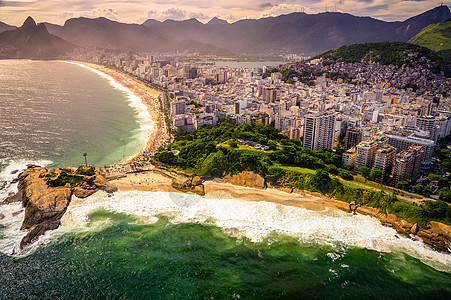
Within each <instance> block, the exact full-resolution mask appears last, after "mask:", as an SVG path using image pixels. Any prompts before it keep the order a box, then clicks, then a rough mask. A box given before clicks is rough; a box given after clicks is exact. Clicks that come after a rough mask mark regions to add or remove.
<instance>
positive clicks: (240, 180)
mask: <svg viewBox="0 0 451 300" xmlns="http://www.w3.org/2000/svg"><path fill="white" fill-rule="evenodd" d="M222 181H223V182H227V183H231V184H234V185H239V186H246V187H251V188H258V189H264V188H266V185H265V179H264V178H263V177H261V176H260V175H258V174H257V173H254V172H249V171H243V172H241V173H238V174H236V175H226V176H225V177H224V178H223V179H222Z"/></svg>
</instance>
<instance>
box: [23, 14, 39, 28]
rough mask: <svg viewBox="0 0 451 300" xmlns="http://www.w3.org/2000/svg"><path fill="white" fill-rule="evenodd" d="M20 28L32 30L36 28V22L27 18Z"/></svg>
mask: <svg viewBox="0 0 451 300" xmlns="http://www.w3.org/2000/svg"><path fill="white" fill-rule="evenodd" d="M22 27H24V28H34V27H36V22H35V21H34V20H33V18H32V17H28V18H27V19H26V20H25V22H24V23H23V25H22Z"/></svg>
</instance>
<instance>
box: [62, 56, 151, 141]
mask: <svg viewBox="0 0 451 300" xmlns="http://www.w3.org/2000/svg"><path fill="white" fill-rule="evenodd" d="M63 62H64V63H68V64H73V65H77V66H79V67H82V68H85V69H88V70H90V71H92V72H94V73H96V74H97V75H99V76H101V77H102V78H105V79H107V80H108V82H109V83H110V85H111V86H112V87H113V88H115V89H118V90H120V91H122V92H124V93H126V94H127V98H128V103H129V105H130V107H132V108H133V109H134V110H135V112H136V114H137V119H138V122H139V124H140V126H141V127H140V131H141V135H142V139H143V140H144V145H143V147H142V148H144V147H145V146H146V143H147V141H148V140H149V138H150V134H151V132H152V131H153V130H154V128H155V122H154V120H152V116H151V115H150V113H149V111H148V110H147V106H146V105H145V104H144V103H143V101H142V99H141V98H140V97H139V96H137V95H135V94H134V93H133V92H132V91H130V90H129V89H127V88H126V87H125V86H123V85H121V84H120V83H119V82H117V81H116V80H115V79H114V78H113V77H111V76H109V75H108V74H105V73H103V72H101V71H99V70H97V69H94V68H91V67H89V66H87V65H84V64H82V63H77V62H71V61H63Z"/></svg>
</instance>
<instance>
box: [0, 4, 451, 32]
mask: <svg viewBox="0 0 451 300" xmlns="http://www.w3.org/2000/svg"><path fill="white" fill-rule="evenodd" d="M440 4H443V5H446V6H448V7H449V6H450V5H451V2H437V1H432V0H426V1H399V2H396V3H392V2H391V1H388V0H338V1H336V2H333V1H328V0H304V1H292V0H272V1H269V0H268V1H266V0H264V1H257V0H247V1H236V0H219V1H215V2H214V3H211V2H209V1H205V0H190V1H177V0H169V1H161V0H152V1H145V0H134V1H126V0H110V1H99V0H94V1H66V2H64V3H62V2H60V1H58V2H57V1H54V0H43V1H35V0H1V1H0V21H1V22H4V23H7V24H10V25H16V26H20V25H21V24H22V23H23V20H24V19H25V18H26V17H27V16H30V15H31V16H33V18H35V19H36V21H37V22H50V23H54V24H60V25H62V24H64V22H65V21H66V20H67V19H70V18H76V17H88V18H97V17H106V18H108V19H111V20H115V21H119V22H124V23H142V22H144V21H145V20H147V19H156V20H159V21H164V20H167V19H173V20H185V19H190V18H196V19H198V20H199V21H201V22H208V21H209V20H210V19H212V18H214V17H218V18H221V19H225V20H227V21H228V22H235V21H237V20H240V19H259V18H264V17H272V16H278V15H282V14H288V13H292V12H301V11H303V12H306V13H309V14H316V13H321V12H324V11H337V12H343V13H349V14H352V15H357V16H368V17H372V18H376V19H380V20H384V21H403V20H405V19H408V18H409V17H412V16H415V15H417V14H420V13H422V12H424V11H426V10H429V9H432V8H434V7H436V6H438V5H440Z"/></svg>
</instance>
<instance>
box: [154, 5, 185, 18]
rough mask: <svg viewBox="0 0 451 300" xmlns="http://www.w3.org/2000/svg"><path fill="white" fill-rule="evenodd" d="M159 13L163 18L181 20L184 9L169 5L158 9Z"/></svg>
mask: <svg viewBox="0 0 451 300" xmlns="http://www.w3.org/2000/svg"><path fill="white" fill-rule="evenodd" d="M159 15H160V16H161V17H163V18H165V19H173V20H182V19H184V18H185V16H186V11H184V10H182V9H179V8H175V7H170V8H168V9H165V10H162V11H160V13H159Z"/></svg>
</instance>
